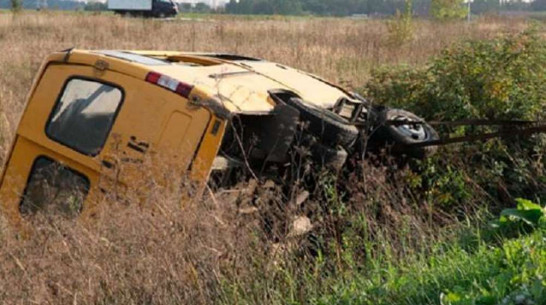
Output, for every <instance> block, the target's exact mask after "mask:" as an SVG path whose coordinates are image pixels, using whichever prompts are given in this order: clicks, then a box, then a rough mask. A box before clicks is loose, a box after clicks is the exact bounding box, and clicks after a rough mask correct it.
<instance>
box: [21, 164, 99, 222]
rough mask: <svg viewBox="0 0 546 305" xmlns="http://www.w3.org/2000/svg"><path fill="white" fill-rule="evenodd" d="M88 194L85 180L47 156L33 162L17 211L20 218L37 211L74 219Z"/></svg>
mask: <svg viewBox="0 0 546 305" xmlns="http://www.w3.org/2000/svg"><path fill="white" fill-rule="evenodd" d="M88 192H89V179H87V177H85V176H84V175H83V174H80V173H78V172H76V171H74V170H72V169H69V168H66V167H64V166H62V165H61V164H60V163H58V162H55V161H53V160H51V159H49V158H47V157H38V158H37V159H36V161H34V165H33V166H32V170H31V172H30V176H29V179H28V184H27V186H26V188H25V193H24V194H23V198H22V201H21V204H20V206H19V210H20V212H21V214H22V215H32V214H35V213H36V212H38V211H45V212H48V213H54V214H55V215H62V216H65V217H75V216H77V215H78V214H79V213H80V212H81V211H82V208H83V202H84V200H85V197H86V196H87V193H88Z"/></svg>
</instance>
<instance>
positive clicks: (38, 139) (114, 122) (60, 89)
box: [0, 64, 211, 222]
mask: <svg viewBox="0 0 546 305" xmlns="http://www.w3.org/2000/svg"><path fill="white" fill-rule="evenodd" d="M210 117H211V115H210V113H209V112H208V111H207V110H205V109H203V108H199V109H196V108H194V107H192V106H191V105H189V104H188V103H187V100H185V99H183V98H182V97H180V96H178V95H176V94H174V93H172V92H169V91H168V90H164V89H162V88H160V87H157V86H154V85H152V84H149V83H146V82H145V81H144V80H140V79H136V78H134V77H131V76H127V75H124V74H121V73H118V72H114V71H108V70H107V71H101V72H100V73H99V72H98V71H97V70H96V69H94V68H93V67H90V66H84V65H69V64H49V66H48V67H47V68H46V70H45V72H44V73H43V75H42V77H41V79H40V81H39V82H38V85H37V86H36V89H35V91H34V92H33V94H32V96H31V97H30V99H29V102H28V105H27V108H26V110H25V112H24V114H23V117H22V119H21V122H20V125H19V128H18V130H17V134H16V139H15V141H14V145H13V148H12V151H11V153H10V157H9V160H8V163H7V166H6V168H5V170H4V176H3V181H2V185H1V188H0V202H1V205H2V208H3V211H4V213H5V214H7V215H8V216H9V218H10V219H11V220H12V221H14V222H20V221H21V220H22V218H21V213H22V214H32V213H35V212H36V211H38V210H42V209H44V208H48V209H49V208H50V207H53V208H54V209H57V210H59V209H60V210H63V211H65V212H66V213H68V215H78V214H79V213H81V212H86V211H91V210H92V209H91V207H92V205H93V203H94V202H96V201H97V200H98V199H99V198H100V197H101V196H102V194H104V193H107V192H109V191H111V188H112V187H114V186H115V185H123V186H130V185H134V184H135V182H137V181H140V180H141V179H139V178H142V175H141V173H142V172H143V171H144V172H146V167H145V166H143V165H144V164H145V162H146V160H147V156H152V155H157V156H160V155H161V156H162V157H164V160H167V161H173V160H174V161H176V162H177V166H176V167H171V168H176V170H180V171H183V170H185V169H187V168H188V167H189V166H190V164H191V161H192V158H193V156H194V153H195V151H196V150H197V147H198V146H199V143H200V141H201V139H202V137H203V134H204V132H205V130H206V128H207V125H208V123H209V121H210ZM162 146H163V148H161V147H162ZM159 148H161V151H160V150H159ZM162 152H164V153H162ZM167 161H166V162H167ZM126 164H128V166H125V165H126ZM180 175H181V176H182V175H183V172H181V173H180ZM112 182H115V183H112ZM59 206H61V208H59Z"/></svg>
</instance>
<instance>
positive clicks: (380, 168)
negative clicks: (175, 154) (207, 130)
mask: <svg viewBox="0 0 546 305" xmlns="http://www.w3.org/2000/svg"><path fill="white" fill-rule="evenodd" d="M528 27H529V22H528V21H527V20H525V19H518V18H512V19H497V18H480V19H477V20H475V21H473V22H472V23H465V22H449V23H436V22H432V21H426V20H414V21H413V25H412V28H413V34H412V38H411V39H407V40H406V39H405V38H407V37H405V38H404V41H400V39H399V35H397V33H396V32H395V31H396V30H393V26H392V25H391V23H389V21H386V20H349V19H335V18H324V19H323V18H245V19H242V18H241V19H240V18H236V17H233V16H219V17H216V16H206V17H204V18H202V19H192V20H185V19H182V20H173V21H160V20H142V19H137V18H120V17H117V16H111V15H90V14H63V13H55V12H43V13H36V12H24V13H21V14H17V15H12V14H0V71H2V73H1V74H0V159H2V160H3V159H4V158H5V156H6V153H7V149H8V146H9V143H10V141H11V139H12V137H13V135H14V132H15V129H16V127H17V126H16V125H17V121H18V119H19V117H20V115H21V112H22V109H23V106H24V101H25V97H26V94H27V93H28V89H29V88H30V85H31V83H32V80H33V77H34V74H35V73H36V71H37V69H38V68H39V65H40V63H41V61H42V60H43V58H44V57H45V56H46V55H48V54H49V53H50V52H52V51H57V50H63V49H67V48H71V47H76V48H82V49H153V50H159V49H163V50H183V51H210V52H227V53H237V54H243V55H248V56H255V57H261V58H265V59H268V60H271V61H276V62H280V63H283V64H286V65H290V66H294V67H297V68H300V69H302V70H307V71H310V72H313V73H315V74H318V75H321V76H323V77H325V78H327V79H330V80H332V81H335V82H339V83H341V84H343V85H345V86H347V87H349V88H351V89H354V90H359V91H368V92H372V91H373V90H371V89H370V87H369V86H367V83H368V81H369V80H370V79H374V82H373V84H375V85H377V84H379V83H381V82H379V81H378V78H377V77H376V72H374V71H376V70H377V69H379V68H382V67H385V66H387V67H394V66H400V65H401V66H409V67H412V68H415V69H420V68H422V67H424V66H425V65H427V63H429V62H430V60H431V58H434V57H436V56H439V55H440V54H442V50H444V49H446V48H450V47H452V46H453V45H458V44H460V43H462V42H466V41H486V40H490V39H493V38H498V37H501V38H503V37H509V36H510V35H514V34H518V33H520V32H522V31H524V30H526V29H527V28H528ZM536 28H537V30H536V31H537V33H536V35H537V36H536V37H537V38H541V37H542V36H543V34H544V28H543V27H542V25H541V24H538V25H536ZM525 43H526V42H525V41H523V42H521V45H525ZM499 45H500V44H499ZM515 45H516V47H514V49H517V50H519V49H518V47H519V46H520V43H517V44H515ZM517 50H516V51H517ZM448 53H449V52H448ZM540 54H542V53H540ZM507 61H508V59H507ZM393 70H394V69H393ZM435 71H437V70H433V69H432V70H430V71H428V74H425V75H426V76H427V77H429V78H430V79H431V83H432V80H433V79H441V78H440V76H438V75H436V74H434V73H435ZM510 71H512V70H510ZM444 72H445V73H446V74H448V72H450V71H441V73H444ZM441 73H440V74H441ZM520 74H521V73H517V75H520ZM389 77H390V76H389ZM409 77H410V76H409V74H408V79H410V78H409ZM433 77H436V78H433ZM392 79H395V78H394V77H390V78H388V80H392ZM410 80H413V79H410ZM439 82H440V81H439ZM499 83H502V84H505V85H506V86H509V82H507V81H505V80H503V82H499ZM494 84H495V85H496V84H497V82H496V79H495V82H494ZM410 85H412V86H414V84H413V83H411V84H410ZM377 86H378V85H377ZM365 88H366V89H365ZM373 88H376V87H373ZM373 88H372V89H373ZM413 88H419V90H421V87H419V86H417V85H415V86H414V87H413ZM494 88H497V87H494ZM387 91H388V90H385V92H387ZM373 92H383V91H381V90H376V91H373ZM388 92H390V91H388ZM495 92H497V91H495ZM408 95H409V93H408ZM410 100H411V99H410V98H408V101H410ZM414 104H416V103H414ZM408 105H409V104H408ZM412 105H413V104H412ZM478 150H483V151H485V152H486V153H484V154H487V152H496V151H495V150H494V149H493V148H492V146H479V147H466V148H462V149H460V150H458V149H452V150H446V151H443V152H442V153H446V154H449V155H448V156H449V158H443V159H444V160H433V161H431V162H430V163H426V162H425V163H422V164H421V163H420V164H411V166H406V167H403V168H398V167H397V166H398V164H395V163H390V162H388V160H387V161H385V162H374V161H373V160H371V161H366V162H363V163H362V164H359V165H358V166H356V168H357V169H356V170H355V173H354V175H350V176H349V179H348V180H343V181H342V180H341V178H338V177H334V176H332V175H329V174H324V175H323V176H320V179H319V183H318V186H317V187H316V188H315V189H314V190H312V195H313V196H312V199H310V201H309V202H307V203H305V205H304V206H303V207H296V208H293V204H292V202H293V199H291V198H284V197H282V196H281V195H280V194H281V193H280V191H279V189H278V186H270V185H268V184H267V183H265V185H264V184H261V183H258V186H257V187H256V186H255V185H253V184H252V182H250V183H247V184H241V185H240V186H239V188H238V189H237V190H235V191H234V192H231V193H218V194H208V195H207V196H206V197H205V198H204V199H203V201H202V202H201V204H200V205H197V206H185V207H184V208H183V209H180V206H179V204H178V202H175V201H174V200H173V194H170V193H169V192H166V191H165V190H164V189H162V188H160V187H157V189H154V190H152V191H151V192H150V194H148V198H147V202H148V203H150V205H151V206H152V207H153V208H152V209H147V208H145V207H142V206H140V205H138V204H135V203H127V202H123V203H121V202H117V201H116V199H115V198H112V199H111V200H110V201H109V202H107V203H105V204H104V207H103V208H102V209H101V211H100V213H99V214H100V215H99V217H98V220H97V222H96V223H93V224H86V223H74V222H73V221H67V220H64V219H62V218H57V217H55V215H53V216H52V217H44V218H43V219H42V218H40V219H36V220H35V222H36V227H37V228H38V229H37V232H36V234H35V236H34V237H33V238H32V240H21V239H19V238H18V237H17V234H15V233H14V232H12V231H11V230H10V228H9V227H8V226H7V225H6V224H5V222H4V221H3V220H2V219H1V217H0V303H2V304H33V303H38V304H67V303H73V304H216V303H218V304H416V305H417V304H442V305H447V304H546V292H545V291H546V290H545V288H544V287H546V283H545V280H544V277H543V276H544V274H546V243H545V235H544V229H543V228H542V227H543V224H542V223H540V224H537V225H536V226H535V227H534V229H535V230H534V232H532V233H530V234H529V235H525V234H521V235H519V234H513V235H512V236H511V237H510V238H509V237H507V236H505V235H503V234H500V233H499V234H497V233H494V232H493V233H492V231H491V230H490V229H489V227H488V226H487V223H488V222H489V221H490V220H492V219H494V218H495V216H493V215H492V214H491V213H495V214H496V213H498V212H499V210H500V209H501V208H505V207H509V206H510V204H511V203H510V202H511V200H512V199H513V198H511V197H510V196H508V197H509V198H508V199H506V201H508V203H507V202H502V200H501V199H502V198H501V197H502V196H501V195H503V194H505V193H506V192H503V191H504V189H505V188H506V187H505V184H503V183H500V182H499V183H498V190H497V189H495V187H496V186H495V187H492V186H491V185H490V184H487V183H486V182H488V181H495V182H496V180H495V179H497V178H498V177H499V175H500V176H501V177H502V173H500V174H499V171H497V169H498V168H499V165H498V164H496V163H495V162H497V161H498V160H497V159H494V158H493V157H491V158H492V159H487V158H484V161H482V162H481V161H479V160H478V161H476V160H472V162H474V163H471V162H470V161H469V159H470V158H471V156H472V155H480V152H481V151H478ZM488 150H489V151H488ZM499 151H500V150H499ZM538 155H544V151H543V150H539V151H538ZM440 159H442V158H440ZM536 159H537V158H535V157H534V156H533V158H532V161H527V159H525V160H524V161H525V162H527V163H525V164H529V167H533V168H535V169H536V171H537V172H540V173H543V171H544V166H543V163H542V158H540V157H539V158H538V161H537V160H536ZM447 160H449V162H445V161H447ZM499 160H500V158H499ZM530 160H531V159H530ZM435 162H436V163H435ZM479 162H481V163H482V164H483V168H481V169H480V170H478V169H475V168H473V167H471V166H470V165H469V164H476V163H479ZM488 162H491V164H490V163H488ZM499 162H500V161H499ZM522 163H524V162H523V161H522ZM153 166H161V165H158V164H155V165H153ZM165 171H166V173H168V169H165ZM524 174H525V175H530V176H533V175H535V176H536V174H527V172H525V173H523V172H522V174H521V177H523V178H521V181H523V182H520V184H521V185H519V186H522V189H525V190H527V188H523V187H524V186H525V187H527V186H528V185H527V184H528V182H527V180H524V178H525V179H526V178H527V176H525V175H524ZM536 178H537V180H539V181H538V182H537V186H538V187H542V186H543V185H544V183H545V182H544V181H546V180H541V179H544V177H543V176H541V177H536ZM539 178H540V179H539ZM338 179H339V180H338ZM500 180H502V179H500ZM506 180H508V178H506ZM484 181H485V182H484ZM510 181H512V180H510ZM501 182H502V181H501ZM541 183H542V184H541ZM506 184H508V183H506ZM516 185H517V183H516ZM529 189H532V188H529ZM524 192H525V191H522V193H524ZM497 193H499V194H501V195H499V196H498V197H497V195H496V194H497ZM528 195H529V196H530V197H532V198H530V199H537V196H534V194H528ZM113 197H114V196H113ZM504 197H507V196H504ZM512 203H513V200H512ZM539 203H540V202H539ZM542 203H543V202H542ZM249 207H258V208H257V212H255V213H247V212H246V211H248V210H249ZM301 214H305V215H307V216H309V217H310V218H312V220H313V223H314V225H315V229H314V231H313V234H312V236H308V237H287V236H286V234H279V235H278V236H273V237H271V234H272V233H271V232H274V233H275V232H277V233H278V232H284V231H287V230H289V228H288V229H287V227H289V226H290V221H287V220H291V219H294V218H296V217H297V216H299V215H301ZM271 220H273V221H271ZM271 223H274V224H279V223H280V224H283V226H284V227H281V228H275V227H273V228H270V227H267V226H269V225H271ZM286 223H288V225H286ZM264 227H267V230H266V229H264ZM522 298H523V299H522Z"/></svg>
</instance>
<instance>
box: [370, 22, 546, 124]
mask: <svg viewBox="0 0 546 305" xmlns="http://www.w3.org/2000/svg"><path fill="white" fill-rule="evenodd" d="M366 91H367V93H368V95H369V96H370V97H372V98H373V100H374V101H375V102H379V103H388V104H391V105H398V106H403V107H405V108H410V109H412V110H413V111H415V112H417V113H419V114H421V115H422V116H424V117H426V118H427V119H435V120H456V119H463V118H471V117H474V118H488V119H540V118H544V116H545V112H544V111H545V110H546V44H545V41H544V40H543V39H541V38H540V37H539V36H538V35H536V33H535V32H534V31H526V32H524V33H522V34H519V35H516V36H509V37H505V38H500V39H496V40H492V41H472V42H468V43H464V44H461V45H458V46H455V47H453V48H449V49H447V50H444V51H443V52H442V53H441V55H440V56H438V57H436V58H434V59H433V60H432V61H431V63H430V64H429V65H427V66H426V67H424V68H421V69H414V68H411V67H398V68H394V69H393V68H392V67H388V68H382V69H379V70H376V71H374V72H373V74H372V79H371V81H370V82H369V83H368V85H367V87H366Z"/></svg>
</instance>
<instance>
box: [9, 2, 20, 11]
mask: <svg viewBox="0 0 546 305" xmlns="http://www.w3.org/2000/svg"><path fill="white" fill-rule="evenodd" d="M21 9H22V4H21V0H11V11H12V12H14V13H17V12H19V11H21Z"/></svg>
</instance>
